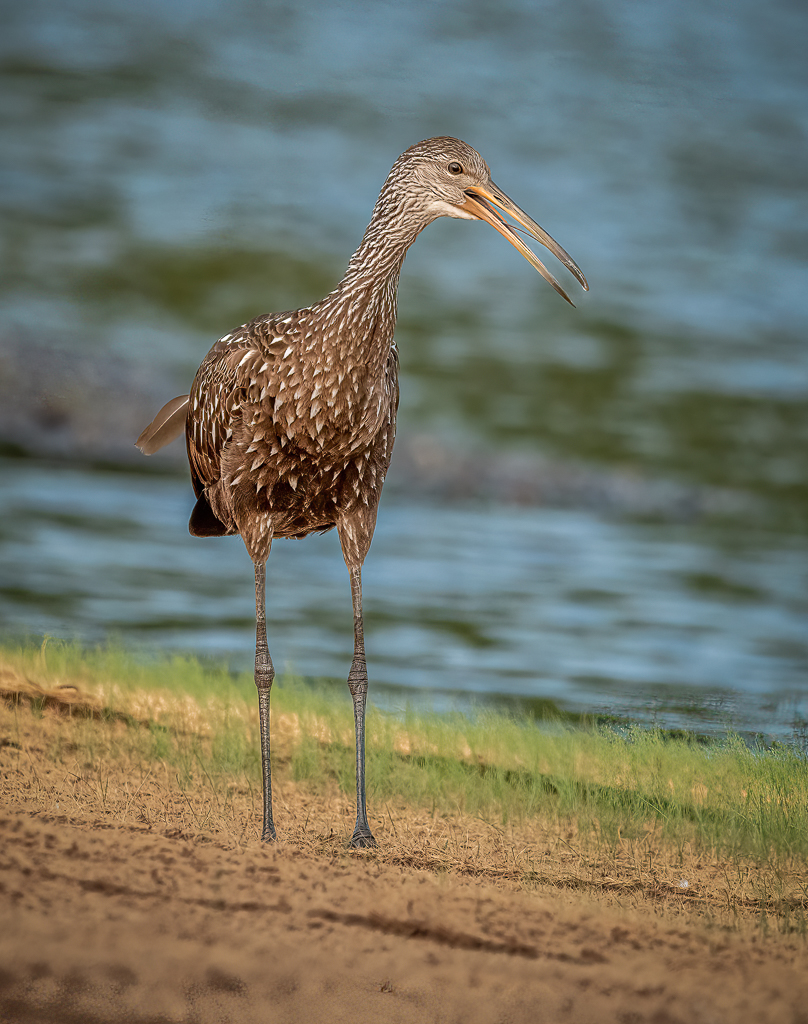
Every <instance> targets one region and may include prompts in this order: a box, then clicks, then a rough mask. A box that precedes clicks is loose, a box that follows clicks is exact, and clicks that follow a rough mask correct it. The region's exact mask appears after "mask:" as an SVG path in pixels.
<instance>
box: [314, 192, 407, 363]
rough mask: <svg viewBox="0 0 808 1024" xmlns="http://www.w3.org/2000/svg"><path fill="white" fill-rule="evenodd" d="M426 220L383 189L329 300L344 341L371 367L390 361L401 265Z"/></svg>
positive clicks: (331, 317)
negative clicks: (419, 219) (396, 200)
mask: <svg viewBox="0 0 808 1024" xmlns="http://www.w3.org/2000/svg"><path fill="white" fill-rule="evenodd" d="M425 226H426V222H425V223H420V224H419V223H417V222H416V221H415V220H414V218H413V217H412V212H411V211H407V210H406V208H404V207H403V206H401V205H397V204H396V203H395V201H394V200H393V199H392V197H390V196H389V195H386V194H385V192H384V191H382V194H381V195H380V196H379V200H378V202H377V203H376V207H375V209H374V211H373V216H372V218H371V221H370V224H368V227H367V230H366V231H365V234H364V235H363V237H362V241H361V242H360V244H359V248H358V249H357V250H356V252H355V253H354V254H353V256H352V257H351V259H350V261H349V263H348V268H347V270H346V271H345V276H344V277H343V278H342V280H341V281H340V283H339V284H338V285H337V287H336V288H335V289H334V291H333V292H332V293H331V294H330V295H329V296H328V297H327V299H326V300H325V301H326V302H327V303H328V305H329V306H330V307H331V308H330V310H329V313H330V316H329V319H332V322H333V323H334V324H335V326H337V327H338V330H339V337H340V341H341V344H342V345H343V346H348V347H349V348H350V349H351V355H352V357H353V358H354V359H358V360H361V364H363V365H365V366H367V367H368V368H369V369H371V370H374V369H378V370H379V371H381V370H382V368H383V366H384V365H386V362H387V358H388V355H389V352H390V347H391V345H392V343H393V332H394V331H395V326H396V317H397V315H398V279H399V275H400V274H401V265H402V264H403V262H404V257H405V256H406V255H407V250H408V249H409V247H410V246H411V245H412V243H413V242H414V241H415V239H416V238H417V237H418V234H419V233H420V231H421V230H422V228H423V227H425Z"/></svg>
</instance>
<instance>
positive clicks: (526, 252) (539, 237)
mask: <svg viewBox="0 0 808 1024" xmlns="http://www.w3.org/2000/svg"><path fill="white" fill-rule="evenodd" d="M466 195H467V196H468V199H467V200H466V201H465V203H463V205H462V209H463V210H467V211H468V212H469V213H471V214H473V215H474V216H475V217H478V218H479V219H480V220H484V221H485V222H486V223H487V224H490V225H491V227H492V228H495V229H496V230H497V231H498V232H499V233H500V234H501V235H502V236H503V237H504V238H507V239H508V241H509V242H510V243H511V245H512V246H514V247H515V248H516V249H518V250H519V252H521V254H522V255H523V256H524V257H525V259H526V260H527V261H528V263H530V265H531V266H533V267H535V268H536V270H538V272H539V273H540V274H541V276H542V277H543V278H544V280H545V281H547V282H549V283H550V284H551V285H552V286H553V288H555V290H556V291H557V292H558V294H559V295H560V296H562V298H565V299H566V300H567V302H569V304H570V305H571V306H574V305H575V303H574V302H573V301H572V299H570V297H569V295H567V293H566V292H565V291H564V289H563V288H562V287H561V285H560V284H559V283H558V281H556V279H555V278H554V277H553V275H552V274H551V273H550V271H549V270H548V269H547V267H545V265H544V264H543V263H542V261H541V260H540V259H539V257H538V256H537V255H536V254H535V253H534V252H532V251H531V250H530V249H529V248H528V247H527V246H526V245H525V243H524V242H523V241H522V239H521V238H520V237H519V235H518V234H517V233H516V232H517V231H518V230H519V228H515V227H513V226H512V225H511V224H509V223H508V222H507V221H506V220H505V219H504V218H503V217H500V215H499V214H498V213H497V211H496V209H494V207H497V208H499V209H500V210H503V211H504V212H505V213H507V214H508V216H509V217H513V219H514V220H515V221H516V222H517V223H518V224H520V225H521V227H522V228H523V229H524V230H525V232H526V233H527V234H529V235H531V236H532V237H533V238H535V239H536V241H538V242H541V244H542V245H543V246H545V247H546V248H547V249H549V250H550V252H551V253H552V254H553V255H554V256H557V257H558V259H560V260H561V262H562V263H563V264H564V266H565V267H566V268H567V270H569V271H570V273H572V274H574V275H575V277H577V279H578V280H579V281H580V283H581V285H582V287H583V289H584V291H587V292H588V291H589V285H588V284H587V280H586V278H585V277H584V275H583V273H582V272H581V268H580V267H579V266H578V264H577V263H576V262H575V260H574V259H573V258H572V257H571V256H570V255H569V253H567V252H565V250H564V249H562V248H561V246H560V245H559V244H558V242H556V240H555V239H554V238H551V237H550V235H548V234H547V232H546V231H545V230H544V228H541V227H539V225H538V224H537V223H536V222H535V220H531V219H530V217H528V215H527V214H526V213H525V212H524V211H523V210H520V209H519V207H518V206H517V205H516V203H515V202H514V201H513V200H512V199H509V198H508V197H507V196H506V195H505V193H504V192H503V191H502V190H501V189H499V188H497V186H496V185H495V184H494V183H493V181H489V182H488V184H487V185H471V186H469V188H467V189H466Z"/></svg>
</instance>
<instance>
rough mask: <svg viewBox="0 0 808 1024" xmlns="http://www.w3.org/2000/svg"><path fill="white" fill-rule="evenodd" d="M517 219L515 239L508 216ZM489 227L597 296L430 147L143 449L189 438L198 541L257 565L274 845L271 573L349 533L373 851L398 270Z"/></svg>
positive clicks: (476, 158) (478, 181)
mask: <svg viewBox="0 0 808 1024" xmlns="http://www.w3.org/2000/svg"><path fill="white" fill-rule="evenodd" d="M497 208H499V209H500V210H503V211H505V212H506V213H508V214H509V215H510V216H511V217H512V218H513V219H514V220H515V221H517V223H518V224H519V225H520V227H519V228H517V229H515V228H514V227H512V226H511V225H510V224H508V223H507V222H506V221H505V220H504V219H503V218H502V217H501V216H500V215H499V214H498V213H497ZM442 216H449V217H457V218H460V219H464V220H484V221H486V222H487V223H489V224H491V225H492V226H493V227H494V228H496V230H497V231H499V232H500V234H502V235H504V236H505V237H506V238H507V239H508V241H509V242H511V244H513V245H514V246H515V247H516V248H517V249H519V251H520V252H521V253H522V254H523V255H524V256H525V257H526V258H527V259H528V260H529V262H530V263H531V264H532V265H533V266H534V267H535V268H536V269H537V270H538V271H539V273H541V274H542V276H543V277H544V278H545V279H546V280H547V281H549V282H550V284H551V285H552V286H553V287H554V288H555V289H556V291H558V292H559V293H560V294H561V295H562V296H563V297H564V298H565V299H567V301H568V302H569V301H570V300H569V298H568V297H567V295H566V294H565V292H564V291H563V289H562V288H561V286H560V285H559V284H558V282H557V281H556V280H555V278H554V277H553V276H552V275H551V274H550V273H549V271H548V270H547V269H546V268H545V267H544V265H543V264H542V263H541V262H540V261H539V259H538V258H537V257H536V256H535V255H534V253H532V252H531V251H530V249H528V248H527V246H526V245H525V244H524V242H523V241H522V239H521V238H520V237H519V235H518V234H517V233H516V230H522V231H524V232H525V233H528V234H530V235H531V236H532V237H533V238H536V239H537V240H538V241H540V242H541V243H542V244H543V245H545V246H546V247H547V248H548V249H549V250H550V251H551V252H552V253H553V254H554V255H555V256H557V257H558V258H559V259H560V260H561V261H562V262H563V263H564V264H565V266H566V267H567V268H568V269H569V270H570V271H571V272H572V273H573V274H574V275H575V276H576V277H577V279H578V280H579V281H580V283H581V285H582V286H583V287H584V288H585V289H586V288H588V285H587V283H586V279H585V278H584V276H583V274H582V273H581V271H580V270H579V268H578V266H577V265H576V264H575V262H574V261H573V260H572V259H571V258H570V257H569V256H568V255H567V253H566V252H565V251H564V250H563V249H562V248H561V247H560V246H559V245H558V244H557V243H556V242H555V241H554V240H553V239H552V238H551V237H550V236H549V235H548V234H547V233H546V232H545V231H544V230H543V229H542V228H540V227H539V226H538V224H536V223H535V222H534V221H532V220H531V219H530V218H529V217H528V216H527V215H526V214H525V213H523V211H522V210H520V209H519V207H518V206H516V204H515V203H513V201H512V200H510V199H508V197H507V196H506V195H505V194H504V193H503V192H501V191H500V190H499V189H498V188H497V187H496V185H494V183H493V182H492V181H491V175H490V172H489V170H488V166H487V164H486V163H485V161H484V160H483V159H482V157H481V156H480V155H479V153H477V152H476V151H475V150H473V149H472V148H471V147H470V146H467V145H466V144H465V143H464V142H461V141H460V140H458V139H451V138H436V139H428V140H426V141H425V142H420V143H418V144H417V145H416V146H412V147H411V148H410V149H408V150H407V151H406V152H405V153H403V154H402V155H401V156H400V157H399V158H398V160H397V161H396V162H395V164H394V165H393V168H392V170H391V171H390V174H389V176H388V178H387V180H386V181H385V183H384V185H383V187H382V190H381V193H380V195H379V198H378V201H377V202H376V206H375V208H374V210H373V216H372V217H371V221H370V224H369V225H368V228H367V230H366V232H365V234H364V237H363V238H362V241H361V243H360V245H359V248H358V249H357V251H356V252H355V253H354V255H353V256H352V257H351V260H350V262H349V264H348V269H347V271H346V273H345V276H344V277H343V279H342V280H341V281H340V283H339V284H338V285H337V287H336V288H335V289H334V290H333V291H332V292H331V293H330V294H329V295H327V296H326V297H325V298H324V299H322V300H321V301H320V302H317V303H315V304H314V305H312V306H309V307H307V308H305V309H299V310H295V311H293V312H287V313H273V314H269V315H267V316H261V317H258V318H257V319H256V320H253V321H251V322H250V323H248V324H245V325H244V326H243V327H240V328H239V329H238V330H236V331H233V332H232V333H231V334H228V335H226V336H225V337H224V338H222V339H220V340H219V341H217V342H216V344H215V345H214V346H213V348H212V349H211V350H210V352H209V353H208V354H207V356H206V357H205V359H204V361H203V363H202V365H201V366H200V368H199V370H198V372H197V374H196V378H195V379H194V382H193V386H192V388H191V393H190V395H182V396H180V397H179V398H175V399H172V401H171V402H169V403H168V404H167V405H165V406H164V407H163V409H161V410H160V412H159V413H158V414H157V416H156V417H155V419H154V421H153V422H152V423H151V424H150V425H149V426H148V427H147V428H146V429H145V430H144V431H143V433H142V434H141V435H140V437H139V438H138V440H137V444H138V446H139V447H140V448H141V450H142V451H143V452H144V453H145V454H146V455H150V454H152V453H153V452H155V451H157V450H158V449H159V448H161V447H163V445H165V444H167V443H168V442H169V441H171V440H173V439H174V438H175V437H177V436H178V435H179V433H180V432H181V431H182V429H183V427H184V428H185V438H186V444H187V449H188V461H189V463H190V467H191V481H192V483H193V487H194V492H195V494H196V498H197V502H196V505H195V507H194V510H193V513H192V514H191V520H190V523H189V528H190V531H191V533H192V534H194V535H195V536H198V537H215V536H224V535H226V534H233V533H238V534H240V535H241V537H242V539H243V540H244V543H245V545H246V547H247V551H248V552H249V555H250V557H251V558H252V560H253V562H254V564H255V584H256V662H255V664H256V668H255V682H256V686H257V687H258V696H259V716H260V724H261V751H262V763H263V772H264V823H263V833H262V838H263V839H265V840H270V839H274V838H275V828H274V824H273V820H272V792H271V779H270V756H269V691H270V687H271V685H272V679H273V678H274V669H273V667H272V661H271V658H270V656H269V650H268V648H267V644H266V621H265V614H264V584H265V564H266V560H267V558H268V556H269V552H270V547H271V544H272V541H273V539H274V538H276V537H305V536H306V535H307V534H309V533H312V532H317V531H324V530H330V529H332V527H335V526H336V528H337V531H338V533H339V539H340V544H341V545H342V553H343V556H344V558H345V563H346V565H347V567H348V570H349V573H350V577H351V591H352V596H353V605H354V659H353V664H352V665H351V671H350V674H349V677H348V685H349V687H350V690H351V694H352V696H353V700H354V712H355V721H356V767H357V779H356V781H357V819H356V828H355V830H354V834H353V837H352V840H351V842H352V845H354V846H367V845H374V844H375V840H374V839H373V836H372V834H371V831H370V827H369V825H368V821H367V812H366V808H365V783H364V763H365V761H364V758H365V753H364V746H365V744H364V720H365V701H366V695H367V686H368V682H367V669H366V666H365V651H364V636H363V627H362V583H361V567H362V563H363V562H364V559H365V555H366V554H367V551H368V548H369V547H370V542H371V539H372V537H373V530H374V527H375V524H376V510H377V508H378V504H379V498H380V496H381V491H382V485H383V484H384V478H385V475H386V473H387V469H388V466H389V465H390V457H391V455H392V451H393V441H394V439H395V430H396V410H397V408H398V354H397V351H396V346H395V342H394V341H393V332H394V329H395V323H396V296H397V290H398V278H399V273H400V271H401V265H402V263H403V261H404V257H405V255H406V253H407V249H408V248H409V247H410V245H412V243H413V242H414V241H415V239H416V237H417V236H418V234H419V233H420V232H421V231H422V230H423V228H425V227H426V226H427V224H429V223H430V222H431V221H433V220H435V219H436V218H437V217H442Z"/></svg>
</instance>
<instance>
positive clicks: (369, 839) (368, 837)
mask: <svg viewBox="0 0 808 1024" xmlns="http://www.w3.org/2000/svg"><path fill="white" fill-rule="evenodd" d="M351 846H352V847H353V849H355V850H367V849H370V848H371V847H375V846H378V843H377V842H376V840H375V839H374V838H373V833H372V832H371V831H370V829H369V828H368V827H367V825H364V826H362V825H357V826H356V828H355V829H354V834H353V835H352V836H351Z"/></svg>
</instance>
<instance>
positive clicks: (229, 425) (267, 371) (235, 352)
mask: <svg viewBox="0 0 808 1024" xmlns="http://www.w3.org/2000/svg"><path fill="white" fill-rule="evenodd" d="M267 341H268V339H266V338H261V337H260V336H259V335H258V334H257V332H255V331H252V330H248V329H247V328H244V329H242V333H236V334H234V335H228V336H227V337H225V338H222V339H221V340H220V341H217V342H216V344H215V345H214V346H213V348H212V349H211V350H210V352H209V353H208V354H207V356H206V357H205V359H204V361H203V363H202V365H201V366H200V367H199V370H198V371H197V374H196V378H195V379H194V383H193V387H192V388H191V394H190V396H189V405H188V421H187V427H186V434H187V439H188V456H189V459H190V462H191V470H192V477H193V478H194V488H195V490H197V496H199V493H201V490H202V489H203V488H204V487H207V486H209V485H211V484H214V483H216V482H217V481H218V480H219V479H220V476H221V459H222V451H223V449H224V447H225V445H226V444H227V442H228V441H229V440H230V438H231V437H232V436H233V426H234V420H235V418H236V417H238V416H240V415H241V407H242V404H243V403H245V402H250V403H257V402H260V401H261V398H262V397H263V395H262V392H264V393H265V392H266V382H267V381H268V380H269V379H270V378H271V376H272V371H273V363H274V359H275V355H274V353H273V352H272V351H271V348H270V346H269V345H268V344H267ZM270 345H271V341H270Z"/></svg>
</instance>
